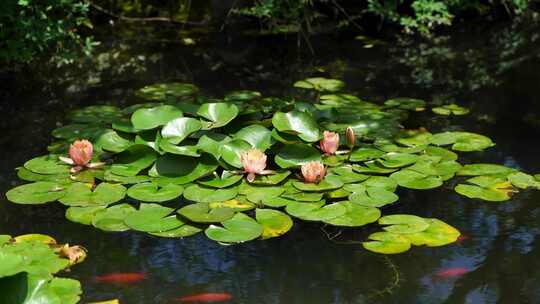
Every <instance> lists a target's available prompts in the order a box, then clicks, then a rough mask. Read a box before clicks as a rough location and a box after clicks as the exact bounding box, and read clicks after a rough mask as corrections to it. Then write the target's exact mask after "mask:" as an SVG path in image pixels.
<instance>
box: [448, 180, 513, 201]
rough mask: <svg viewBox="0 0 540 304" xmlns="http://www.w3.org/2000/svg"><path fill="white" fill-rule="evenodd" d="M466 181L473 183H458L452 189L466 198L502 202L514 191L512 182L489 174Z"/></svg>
mask: <svg viewBox="0 0 540 304" xmlns="http://www.w3.org/2000/svg"><path fill="white" fill-rule="evenodd" d="M467 182H469V183H471V184H473V185H467V184H459V185H457V186H456V187H455V188H454V190H455V191H456V192H457V193H459V194H461V195H463V196H466V197H468V198H478V199H481V200H484V201H490V202H503V201H507V200H509V199H510V198H511V196H512V194H513V193H514V192H515V191H514V189H513V188H512V183H511V182H509V181H504V179H501V178H497V177H489V176H477V177H474V178H470V179H468V180H467Z"/></svg>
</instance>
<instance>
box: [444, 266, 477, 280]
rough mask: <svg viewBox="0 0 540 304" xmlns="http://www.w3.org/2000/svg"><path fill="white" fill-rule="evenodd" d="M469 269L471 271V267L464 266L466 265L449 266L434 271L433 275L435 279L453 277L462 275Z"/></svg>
mask: <svg viewBox="0 0 540 304" xmlns="http://www.w3.org/2000/svg"><path fill="white" fill-rule="evenodd" d="M469 271H471V269H470V268H466V267H456V268H449V269H444V270H441V271H438V272H437V273H435V277H436V278H437V279H449V278H455V277H459V276H462V275H464V274H466V273H467V272H469Z"/></svg>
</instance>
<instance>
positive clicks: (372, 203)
mask: <svg viewBox="0 0 540 304" xmlns="http://www.w3.org/2000/svg"><path fill="white" fill-rule="evenodd" d="M398 199H399V196H397V195H396V194H395V193H394V192H392V191H388V190H387V189H384V188H379V187H366V186H364V185H361V186H360V187H356V188H355V189H354V191H353V192H352V193H351V194H350V195H349V200H350V201H351V202H352V203H355V204H357V205H360V206H365V207H377V208H379V207H382V206H385V205H389V204H392V203H394V202H396V201H397V200H398Z"/></svg>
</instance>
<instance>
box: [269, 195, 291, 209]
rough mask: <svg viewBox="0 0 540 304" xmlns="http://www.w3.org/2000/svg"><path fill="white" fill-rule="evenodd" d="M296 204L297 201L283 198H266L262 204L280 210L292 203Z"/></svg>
mask: <svg viewBox="0 0 540 304" xmlns="http://www.w3.org/2000/svg"><path fill="white" fill-rule="evenodd" d="M294 202H296V201H295V200H291V199H287V198H283V197H264V198H263V199H262V201H261V203H262V204H263V205H265V206H268V207H273V208H280V207H285V206H287V205H288V204H290V203H294Z"/></svg>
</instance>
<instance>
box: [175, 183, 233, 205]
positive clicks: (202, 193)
mask: <svg viewBox="0 0 540 304" xmlns="http://www.w3.org/2000/svg"><path fill="white" fill-rule="evenodd" d="M237 194H238V187H232V188H224V189H214V188H207V187H204V186H201V185H191V186H189V187H187V188H186V190H185V191H184V197H185V198H186V199H187V200H191V201H194V202H198V203H210V202H216V201H227V200H230V199H233V198H235V197H236V195H237Z"/></svg>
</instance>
